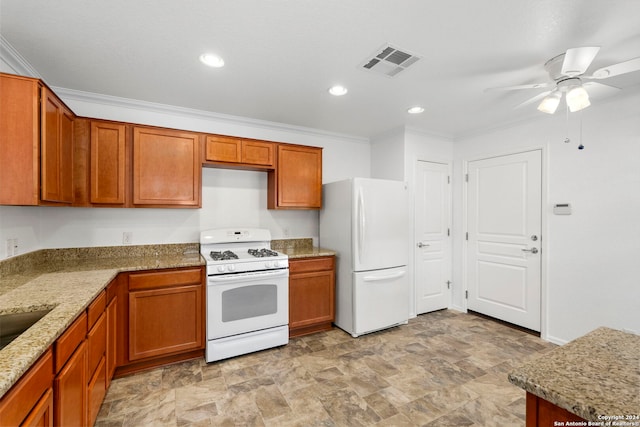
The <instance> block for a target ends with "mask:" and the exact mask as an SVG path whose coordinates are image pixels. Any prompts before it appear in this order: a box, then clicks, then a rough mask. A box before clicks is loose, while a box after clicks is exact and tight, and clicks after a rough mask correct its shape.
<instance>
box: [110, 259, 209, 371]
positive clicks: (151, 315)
mask: <svg viewBox="0 0 640 427" xmlns="http://www.w3.org/2000/svg"><path fill="white" fill-rule="evenodd" d="M119 278H120V281H121V282H120V284H119V287H118V290H117V298H118V308H117V314H118V325H117V355H116V356H117V357H116V358H117V368H116V372H115V376H116V377H119V376H122V375H125V374H129V373H131V372H136V371H139V370H143V369H148V368H151V367H155V366H161V365H164V364H167V363H173V362H176V361H180V360H187V359H193V358H196V357H203V356H204V345H205V338H204V335H205V328H204V324H205V318H204V313H205V296H204V292H205V282H204V280H205V270H204V266H202V267H184V268H176V269H162V270H148V271H141V272H133V273H122V274H121V275H120V276H119Z"/></svg>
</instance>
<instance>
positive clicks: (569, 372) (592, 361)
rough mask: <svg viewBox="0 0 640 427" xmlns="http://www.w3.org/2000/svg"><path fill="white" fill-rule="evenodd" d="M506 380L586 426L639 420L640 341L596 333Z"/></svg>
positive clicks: (621, 334)
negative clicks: (605, 421) (583, 420)
mask: <svg viewBox="0 0 640 427" xmlns="http://www.w3.org/2000/svg"><path fill="white" fill-rule="evenodd" d="M509 381H510V382H511V383H513V384H515V385H517V386H518V387H520V388H523V389H524V390H526V391H528V392H529V393H532V394H534V395H536V396H538V397H540V398H542V399H544V400H547V401H549V402H551V403H553V404H555V405H556V406H559V407H561V408H564V409H566V410H567V411H569V412H571V413H574V414H576V415H578V416H579V417H582V418H584V419H585V420H587V421H596V422H602V421H604V420H606V419H607V418H604V417H619V416H621V417H625V416H631V417H633V416H638V415H640V336H638V335H634V334H630V333H625V332H621V331H617V330H614V329H609V328H598V329H596V330H594V331H592V332H590V333H589V334H587V335H585V336H583V337H581V338H578V339H576V340H574V341H571V342H570V343H568V344H565V345H563V346H561V347H558V348H556V349H554V350H552V351H550V352H548V353H546V354H545V355H544V356H542V357H540V358H538V359H536V360H533V361H531V362H529V363H527V364H525V365H523V366H521V367H519V368H517V369H515V370H514V371H513V372H511V373H510V374H509ZM608 419H609V420H610V419H611V418H608ZM622 420H624V418H622ZM637 421H638V419H637V418H636V419H635V422H637Z"/></svg>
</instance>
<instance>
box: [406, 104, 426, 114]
mask: <svg viewBox="0 0 640 427" xmlns="http://www.w3.org/2000/svg"><path fill="white" fill-rule="evenodd" d="M423 112H424V108H422V107H420V106H419V105H417V106H415V107H411V108H409V109H408V110H407V113H409V114H420V113H423Z"/></svg>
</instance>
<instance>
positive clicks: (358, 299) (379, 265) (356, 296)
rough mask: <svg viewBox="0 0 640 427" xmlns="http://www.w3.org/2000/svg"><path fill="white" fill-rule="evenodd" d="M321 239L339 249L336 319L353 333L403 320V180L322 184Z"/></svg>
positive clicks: (405, 242)
mask: <svg viewBox="0 0 640 427" xmlns="http://www.w3.org/2000/svg"><path fill="white" fill-rule="evenodd" d="M322 191H323V201H322V210H321V211H320V241H319V243H320V245H321V246H322V247H324V248H327V249H332V250H334V251H336V252H337V256H336V319H335V324H336V326H338V327H339V328H341V329H343V330H345V331H346V332H348V333H350V334H351V335H352V336H353V337H358V336H360V335H362V334H366V333H369V332H374V331H378V330H380V329H385V328H388V327H391V326H396V325H399V324H402V323H407V322H408V320H409V278H408V274H407V262H408V258H409V255H408V245H409V215H408V206H407V189H406V186H405V184H404V183H403V182H401V181H391V180H383V179H370V178H351V179H347V180H343V181H337V182H332V183H328V184H324V185H323V186H322Z"/></svg>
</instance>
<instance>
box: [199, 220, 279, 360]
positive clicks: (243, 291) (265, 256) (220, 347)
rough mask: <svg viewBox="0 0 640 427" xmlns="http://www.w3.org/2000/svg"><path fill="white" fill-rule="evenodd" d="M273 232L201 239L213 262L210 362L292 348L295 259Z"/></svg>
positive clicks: (224, 232)
mask: <svg viewBox="0 0 640 427" xmlns="http://www.w3.org/2000/svg"><path fill="white" fill-rule="evenodd" d="M270 246H271V233H270V232H269V230H265V229H257V228H243V229H214V230H205V231H202V232H201V233H200V253H201V254H202V256H203V257H204V258H205V259H206V261H207V303H206V307H207V326H206V333H207V344H206V352H205V359H206V361H207V362H213V361H216V360H221V359H227V358H229V357H234V356H239V355H241V354H246V353H251V352H254V351H258V350H264V349H266V348H271V347H276V346H279V345H285V344H287V343H288V342H289V259H288V257H287V255H285V254H283V253H280V252H277V251H273V250H271V249H270Z"/></svg>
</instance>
